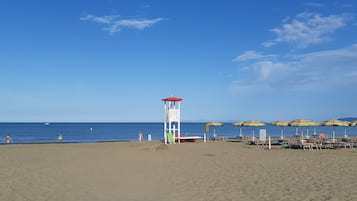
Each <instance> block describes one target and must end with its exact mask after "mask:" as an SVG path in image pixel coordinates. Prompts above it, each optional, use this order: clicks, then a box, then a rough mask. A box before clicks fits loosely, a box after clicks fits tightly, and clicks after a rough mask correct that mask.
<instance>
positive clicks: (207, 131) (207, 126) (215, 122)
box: [206, 121, 224, 137]
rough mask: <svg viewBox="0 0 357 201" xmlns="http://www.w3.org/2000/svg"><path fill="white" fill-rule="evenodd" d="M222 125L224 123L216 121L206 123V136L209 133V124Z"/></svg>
mask: <svg viewBox="0 0 357 201" xmlns="http://www.w3.org/2000/svg"><path fill="white" fill-rule="evenodd" d="M223 125H224V124H223V123H221V122H217V121H214V122H209V123H207V124H206V133H207V137H208V134H209V128H210V127H211V126H223ZM214 131H216V130H214ZM214 133H216V132H214Z"/></svg>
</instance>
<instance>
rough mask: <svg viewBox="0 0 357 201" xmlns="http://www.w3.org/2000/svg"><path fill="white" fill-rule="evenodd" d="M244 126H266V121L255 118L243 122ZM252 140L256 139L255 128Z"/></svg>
mask: <svg viewBox="0 0 357 201" xmlns="http://www.w3.org/2000/svg"><path fill="white" fill-rule="evenodd" d="M242 126H248V127H262V126H265V123H264V122H261V121H255V120H250V121H245V122H243V124H242ZM252 130H253V131H252V138H253V139H252V140H254V139H255V136H254V128H253V129H252Z"/></svg>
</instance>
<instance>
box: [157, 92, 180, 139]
mask: <svg viewBox="0 0 357 201" xmlns="http://www.w3.org/2000/svg"><path fill="white" fill-rule="evenodd" d="M182 100H183V99H182V98H178V97H168V98H163V99H162V101H163V102H164V138H165V144H167V143H169V138H168V136H169V135H171V136H173V139H174V140H173V143H175V142H176V141H177V142H178V143H180V138H181V136H180V125H181V122H180V108H181V101H182Z"/></svg>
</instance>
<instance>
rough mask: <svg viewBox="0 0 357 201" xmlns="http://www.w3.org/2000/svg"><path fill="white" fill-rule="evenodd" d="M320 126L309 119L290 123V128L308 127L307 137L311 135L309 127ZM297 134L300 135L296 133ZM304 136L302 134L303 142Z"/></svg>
mask: <svg viewBox="0 0 357 201" xmlns="http://www.w3.org/2000/svg"><path fill="white" fill-rule="evenodd" d="M319 125H320V124H319V123H318V122H316V121H312V120H308V119H296V120H293V121H291V122H290V123H289V126H295V127H307V132H306V134H307V136H308V135H309V127H311V126H319ZM296 134H298V133H297V132H296ZM303 138H304V134H303V132H301V140H303Z"/></svg>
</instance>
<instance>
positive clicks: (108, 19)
mask: <svg viewBox="0 0 357 201" xmlns="http://www.w3.org/2000/svg"><path fill="white" fill-rule="evenodd" d="M119 17H120V15H109V16H102V17H97V16H95V15H87V17H82V18H80V20H83V21H86V20H89V21H94V22H98V23H104V24H111V23H113V21H114V20H115V19H117V18H119Z"/></svg>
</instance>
